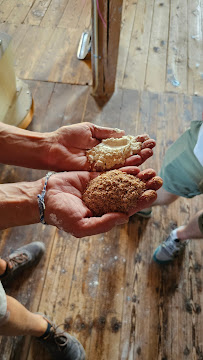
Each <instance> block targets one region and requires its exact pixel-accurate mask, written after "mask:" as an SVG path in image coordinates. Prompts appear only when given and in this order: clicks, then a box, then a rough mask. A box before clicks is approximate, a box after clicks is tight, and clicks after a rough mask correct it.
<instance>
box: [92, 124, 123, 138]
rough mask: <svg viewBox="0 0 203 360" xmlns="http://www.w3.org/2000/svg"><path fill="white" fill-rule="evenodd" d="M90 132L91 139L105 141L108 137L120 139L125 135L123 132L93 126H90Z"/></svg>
mask: <svg viewBox="0 0 203 360" xmlns="http://www.w3.org/2000/svg"><path fill="white" fill-rule="evenodd" d="M91 131H92V137H93V138H96V139H99V140H102V139H107V138H110V137H114V138H120V137H122V136H123V135H125V131H124V130H120V129H116V128H115V129H113V128H108V127H102V126H97V125H93V124H92V126H91Z"/></svg>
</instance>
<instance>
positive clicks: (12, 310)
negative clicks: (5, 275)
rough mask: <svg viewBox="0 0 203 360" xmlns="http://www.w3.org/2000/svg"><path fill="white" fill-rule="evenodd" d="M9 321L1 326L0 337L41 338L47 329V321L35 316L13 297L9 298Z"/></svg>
mask: <svg viewBox="0 0 203 360" xmlns="http://www.w3.org/2000/svg"><path fill="white" fill-rule="evenodd" d="M6 298H7V312H8V314H9V316H8V319H7V321H5V322H4V323H3V325H0V335H9V336H17V335H32V336H37V337H38V336H41V335H43V334H44V332H45V331H46V329H47V321H46V320H45V319H44V318H43V317H42V316H41V315H39V314H33V313H31V312H30V311H28V310H27V309H26V308H25V307H24V306H23V305H22V304H20V303H19V302H18V301H17V300H15V299H14V298H12V297H11V296H7V297H6Z"/></svg>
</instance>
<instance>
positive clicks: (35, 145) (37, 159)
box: [0, 123, 52, 169]
mask: <svg viewBox="0 0 203 360" xmlns="http://www.w3.org/2000/svg"><path fill="white" fill-rule="evenodd" d="M51 139H52V136H51V133H38V132H32V131H28V130H23V129H19V128H17V127H15V126H10V125H6V124H2V123H0V163H3V164H9V165H17V166H23V167H28V168H32V169H49V150H50V147H51Z"/></svg>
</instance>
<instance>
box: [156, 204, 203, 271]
mask: <svg viewBox="0 0 203 360" xmlns="http://www.w3.org/2000/svg"><path fill="white" fill-rule="evenodd" d="M190 238H192V239H201V238H203V210H200V211H198V212H197V213H196V214H195V215H194V216H193V217H192V218H191V219H190V220H189V222H188V224H186V225H183V226H179V227H178V228H176V229H174V230H172V231H171V233H170V234H169V236H168V237H167V239H166V240H165V241H164V242H163V243H162V244H161V245H159V246H158V247H157V249H156V250H155V252H154V254H153V259H154V261H156V262H157V263H160V264H164V263H168V262H170V261H172V260H173V259H174V258H175V257H176V256H177V255H179V254H180V252H181V250H183V249H184V246H185V245H186V244H187V241H186V240H188V239H190Z"/></svg>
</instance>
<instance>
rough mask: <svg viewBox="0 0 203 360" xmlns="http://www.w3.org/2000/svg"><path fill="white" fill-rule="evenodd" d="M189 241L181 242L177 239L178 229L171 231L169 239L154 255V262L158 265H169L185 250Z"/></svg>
mask: <svg viewBox="0 0 203 360" xmlns="http://www.w3.org/2000/svg"><path fill="white" fill-rule="evenodd" d="M187 243H188V241H180V240H179V239H177V235H176V229H175V230H173V231H171V233H170V235H169V236H168V237H167V239H166V240H165V241H164V242H163V243H162V244H161V245H159V246H158V247H157V248H156V250H155V252H154V254H153V260H154V261H155V262H157V263H158V264H167V263H168V262H170V261H173V260H174V258H175V257H177V256H178V255H179V254H180V253H181V252H182V251H183V250H184V248H185V246H186V245H187Z"/></svg>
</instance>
